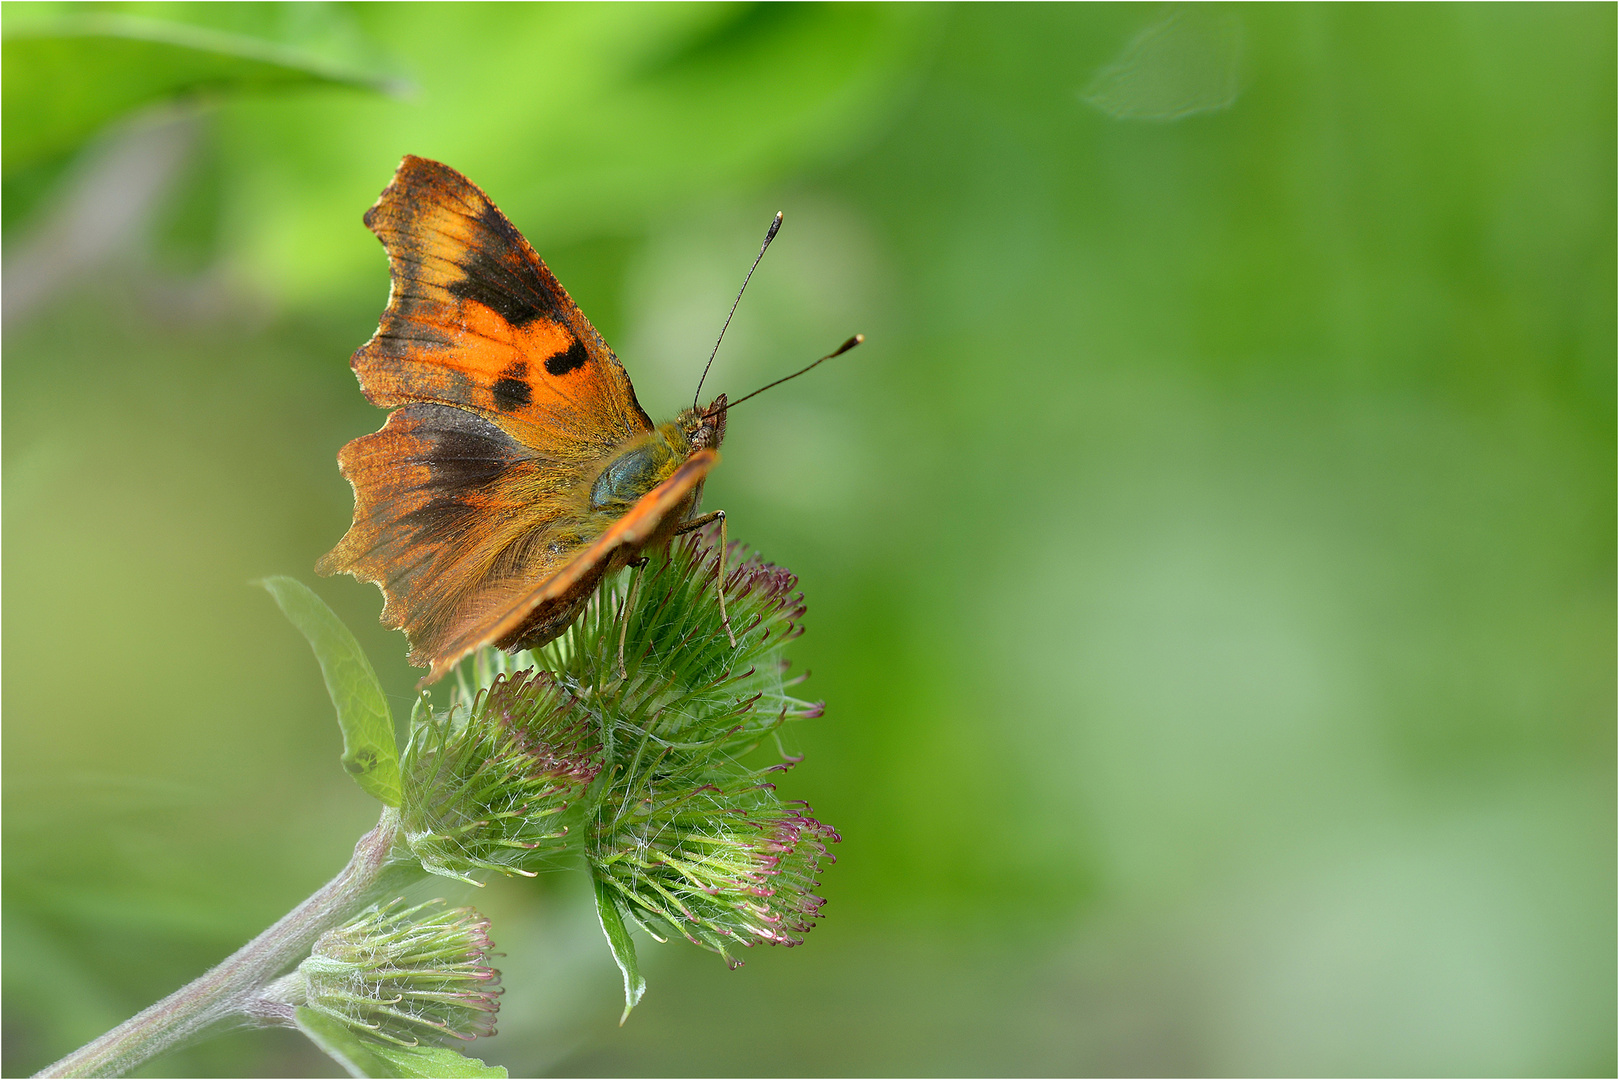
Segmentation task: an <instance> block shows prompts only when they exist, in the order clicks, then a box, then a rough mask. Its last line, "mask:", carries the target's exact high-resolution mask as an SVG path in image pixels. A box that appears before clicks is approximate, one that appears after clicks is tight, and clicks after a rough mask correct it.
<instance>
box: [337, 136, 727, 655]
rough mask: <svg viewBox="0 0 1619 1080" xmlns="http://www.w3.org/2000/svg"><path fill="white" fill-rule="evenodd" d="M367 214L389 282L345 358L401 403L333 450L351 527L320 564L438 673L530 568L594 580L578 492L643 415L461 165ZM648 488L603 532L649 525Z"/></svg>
mask: <svg viewBox="0 0 1619 1080" xmlns="http://www.w3.org/2000/svg"><path fill="white" fill-rule="evenodd" d="M365 223H366V225H367V226H368V227H370V229H371V230H372V231H373V232H375V233H376V234H377V236H378V237H379V238H380V239H381V240H382V243H383V246H384V247H385V248H386V249H387V252H388V261H389V267H390V270H391V273H392V283H391V289H390V292H389V298H388V307H387V309H386V310H385V311H384V312H383V316H382V320H381V324H380V325H379V327H378V328H377V332H376V334H375V335H373V337H372V338H371V340H370V341H368V342H367V343H366V344H365V345H364V346H363V347H361V348H360V349H359V350H358V351H357V352H356V353H355V354H354V358H353V361H352V366H353V368H354V371H355V373H356V375H357V376H358V377H359V380H360V387H361V389H362V390H363V391H364V393H365V395H366V397H367V398H368V399H370V400H371V401H372V402H373V403H374V404H377V405H380V406H383V407H384V408H393V407H396V406H397V407H398V408H396V409H395V411H394V412H393V413H392V414H391V415H390V416H389V417H388V421H387V423H386V424H385V425H384V426H383V428H382V430H380V431H378V432H375V433H374V434H371V435H366V436H362V437H361V438H358V439H355V440H354V441H352V442H350V443H349V444H348V445H347V446H345V447H344V448H343V450H342V452H341V453H340V454H339V455H338V464H339V466H340V468H341V469H342V472H343V475H344V476H345V477H346V478H347V479H348V480H349V482H350V483H351V484H352V486H353V488H354V523H353V525H352V526H351V527H350V528H349V531H348V532H347V534H345V535H344V537H343V539H342V540H341V541H340V542H339V543H338V544H337V546H336V547H334V548H333V549H332V550H331V551H330V552H328V553H327V554H326V555H325V556H324V557H323V558H322V559H321V560H320V562H319V563H318V564H317V567H316V568H317V570H318V571H319V572H320V573H322V574H336V573H345V572H346V573H350V574H353V575H354V576H355V577H356V578H359V579H360V580H362V581H370V582H373V583H375V584H377V585H378V586H380V587H381V589H382V592H383V596H384V599H385V603H384V606H383V612H382V622H383V625H385V626H388V627H391V628H395V629H403V630H404V631H405V632H406V634H407V635H408V637H409V639H410V643H411V652H410V660H411V662H412V663H414V664H418V665H422V666H426V665H428V664H431V665H432V667H433V672H432V674H431V675H430V676H429V681H431V680H432V679H435V678H437V677H439V676H440V675H442V674H443V672H444V670H446V669H447V667H448V665H449V664H453V663H454V660H449V661H446V660H445V659H444V658H445V657H446V656H447V655H448V654H449V653H450V652H456V653H457V655H456V657H455V658H456V659H459V658H460V657H461V656H464V655H466V653H467V652H470V651H471V650H472V649H474V648H477V647H478V646H479V645H482V644H486V643H488V642H491V641H494V640H495V639H496V638H499V637H501V636H503V635H505V634H509V633H510V632H511V631H512V630H513V629H514V627H512V626H509V625H508V624H509V623H510V614H511V612H512V610H513V606H514V605H518V604H520V602H522V601H523V600H524V599H525V597H527V596H528V595H529V594H530V593H532V592H534V591H535V587H536V586H535V583H536V582H541V583H544V584H542V585H541V589H542V590H543V589H544V587H545V585H547V584H549V582H550V581H551V580H552V579H553V578H555V577H556V576H557V575H559V574H560V573H561V572H563V571H564V570H568V571H569V573H570V574H571V576H570V577H569V578H567V579H566V580H568V581H570V582H575V583H576V582H578V581H582V580H584V579H585V578H586V577H589V576H590V573H591V572H594V575H595V576H594V577H593V578H590V583H591V587H594V584H595V582H596V581H597V580H599V579H600V577H601V575H602V574H603V573H605V572H606V570H607V568H608V567H607V563H606V561H605V559H603V560H602V561H600V565H599V566H598V565H595V564H590V565H583V564H585V563H588V562H589V560H590V559H592V558H595V557H596V556H593V555H592V552H597V553H599V552H600V551H602V550H608V551H609V554H610V553H611V551H613V550H617V547H614V546H613V545H609V547H608V548H606V549H603V548H602V547H601V543H602V541H605V540H606V539H607V537H606V536H603V535H601V528H600V526H599V525H595V524H593V523H591V522H590V521H589V520H587V517H586V516H585V515H582V513H581V509H580V501H579V498H578V494H577V491H578V488H579V486H580V485H581V484H582V483H583V481H584V479H585V477H586V476H587V475H588V472H589V470H590V469H591V468H592V467H594V466H595V465H598V464H599V463H600V462H601V461H602V459H603V458H604V457H606V456H608V455H609V454H611V453H612V452H613V451H614V450H615V448H617V447H620V446H622V445H623V444H624V443H626V442H628V441H630V440H633V439H635V438H637V437H639V436H640V435H642V434H644V433H646V432H648V431H650V430H651V428H652V423H651V421H650V419H648V417H647V415H646V413H645V412H644V411H642V409H641V406H640V405H639V404H638V403H637V402H636V400H635V391H634V389H633V388H632V387H631V386H630V381H629V376H628V375H627V374H626V373H625V371H624V368H623V366H622V365H621V364H620V363H619V362H618V359H617V357H615V356H614V355H613V353H612V351H611V350H610V349H608V348H607V346H606V344H605V343H604V342H603V341H602V339H601V337H600V335H598V334H597V333H596V331H595V328H594V327H592V326H591V325H590V323H589V321H588V320H586V319H585V317H584V315H583V313H582V312H580V310H579V309H578V307H577V306H575V305H574V303H573V301H572V300H571V299H570V298H569V297H568V294H567V293H566V292H565V291H564V290H563V289H562V286H561V285H559V284H558V283H557V280H556V278H555V277H553V276H552V274H551V272H550V270H548V269H547V268H546V266H545V264H544V263H543V262H541V261H540V258H539V256H538V255H536V254H535V253H534V250H533V248H531V247H530V246H529V244H528V242H527V241H526V240H525V239H523V237H522V235H521V234H520V233H519V232H518V231H517V229H516V228H515V227H514V226H513V225H512V224H511V222H510V221H508V220H507V219H506V217H505V215H503V214H502V213H501V212H500V211H499V209H497V208H496V207H495V205H494V203H492V202H491V201H490V200H489V198H488V196H486V195H485V194H484V193H483V192H482V191H481V190H479V189H478V187H477V186H476V185H474V184H473V183H472V182H471V181H470V180H468V179H467V178H466V177H464V176H462V175H461V174H460V173H458V172H456V171H455V170H454V169H451V168H448V167H447V166H444V165H441V164H439V163H437V162H433V161H428V160H426V159H423V158H418V157H406V158H405V159H404V161H403V162H401V163H400V166H399V169H398V171H397V172H396V173H395V174H394V178H393V181H392V182H391V183H390V184H389V185H388V187H387V189H386V190H384V191H383V193H382V197H381V198H380V199H378V200H377V203H376V205H375V206H373V207H372V208H371V210H370V211H369V212H367V214H366V215H365ZM688 464H690V463H689V462H688ZM709 464H710V465H711V464H712V463H711V462H710V463H709ZM701 472H703V473H706V472H707V467H706V466H705V467H702V468H701ZM673 479H674V478H673V477H671V480H673ZM699 482H700V477H699ZM666 483H667V481H666ZM660 490H661V489H660ZM656 494H657V492H653V493H651V494H649V495H647V496H646V497H644V498H643V499H642V500H641V502H639V503H637V505H636V506H635V507H633V508H632V509H631V511H630V513H629V514H628V515H626V517H625V518H624V519H623V520H621V521H620V522H619V523H618V526H615V527H614V529H613V530H612V533H620V527H621V526H623V525H624V523H625V522H627V521H630V520H631V519H632V518H633V519H636V520H637V521H640V522H642V523H643V524H644V523H645V522H646V521H648V520H651V521H652V528H654V529H655V528H656V526H657V525H658V524H661V522H662V520H663V518H664V517H666V516H667V515H669V514H670V513H672V512H674V511H675V510H676V509H678V500H677V503H676V504H670V505H669V506H663V504H662V502H660V501H659V500H655V499H654V498H653V496H654V495H656ZM649 500H651V501H650V502H649ZM654 506H657V507H661V510H657V509H654ZM653 518H655V519H656V520H652V519H653ZM634 528H635V527H632V529H631V532H632V533H633V532H634ZM621 535H623V534H621ZM574 563H580V564H581V568H580V569H577V570H575V569H574V568H573V564H574ZM564 591H566V590H564ZM587 592H588V590H587ZM559 595H560V594H559ZM570 595H571V594H570ZM543 599H544V598H543V597H542V598H541V600H540V601H536V604H537V605H538V604H541V601H543ZM578 600H579V602H581V603H582V597H580V598H578ZM528 612H529V614H530V616H533V617H534V618H543V617H544V616H546V615H547V614H548V610H545V609H539V608H536V607H535V606H534V605H531V606H530V607H529V609H528ZM549 614H551V616H552V621H553V622H555V621H556V620H557V619H558V618H560V616H561V615H562V614H565V612H562V611H556V612H549ZM532 621H533V619H531V620H530V622H532ZM566 625H567V622H566V621H563V622H561V624H560V625H558V626H555V627H554V633H560V632H561V630H562V629H563V628H565V627H566ZM502 628H505V629H502ZM515 629H524V628H523V627H521V626H518V627H515ZM530 633H531V634H532V629H530ZM554 633H553V636H554ZM468 643H470V644H468ZM457 650H459V651H457Z"/></svg>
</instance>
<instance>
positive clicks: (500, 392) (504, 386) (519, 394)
mask: <svg viewBox="0 0 1619 1080" xmlns="http://www.w3.org/2000/svg"><path fill="white" fill-rule="evenodd" d="M489 389H490V391H491V392H492V393H493V394H494V395H495V408H497V409H499V410H500V411H501V412H516V411H517V410H518V409H521V408H522V407H523V406H525V405H527V404H528V403H529V401H530V400H531V399H532V398H533V392H532V391H530V389H529V386H528V383H526V382H524V381H523V380H522V379H496V380H495V385H494V386H492V387H490V388H489Z"/></svg>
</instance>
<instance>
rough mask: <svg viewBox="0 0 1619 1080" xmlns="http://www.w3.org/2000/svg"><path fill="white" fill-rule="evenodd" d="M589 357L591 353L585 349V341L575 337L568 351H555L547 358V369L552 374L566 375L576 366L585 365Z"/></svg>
mask: <svg viewBox="0 0 1619 1080" xmlns="http://www.w3.org/2000/svg"><path fill="white" fill-rule="evenodd" d="M589 359H590V354H589V353H588V352H586V351H585V343H584V342H582V341H579V340H578V339H575V340H574V343H573V344H572V345H569V346H568V348H567V351H566V352H559V353H554V354H552V355H551V356H548V357H546V358H545V370H546V371H548V372H550V373H551V374H552V375H566V374H567V373H568V372H570V371H572V370H573V369H574V368H580V367H584V366H585V363H586V361H588V360H589Z"/></svg>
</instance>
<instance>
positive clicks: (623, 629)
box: [618, 555, 647, 679]
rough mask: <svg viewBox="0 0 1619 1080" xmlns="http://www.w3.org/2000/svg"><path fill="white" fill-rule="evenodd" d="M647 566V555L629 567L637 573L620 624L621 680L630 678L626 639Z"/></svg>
mask: <svg viewBox="0 0 1619 1080" xmlns="http://www.w3.org/2000/svg"><path fill="white" fill-rule="evenodd" d="M646 564H647V559H646V556H645V555H643V556H641V557H640V558H638V559H631V560H630V562H629V565H630V566H633V567H634V568H635V573H634V574H632V575H630V591H629V595H628V596H626V597H625V598H624V616H623V618H621V619H620V620H619V623H618V677H619V678H620V679H628V678H629V677H630V673H629V671H628V669H626V668H625V667H624V638H625V635H627V634H628V633H629V632H630V609H631V608H633V607H634V606H635V594H636V592H638V591H639V590H640V588H641V568H642V567H644V566H645V565H646Z"/></svg>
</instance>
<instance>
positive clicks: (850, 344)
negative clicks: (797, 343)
mask: <svg viewBox="0 0 1619 1080" xmlns="http://www.w3.org/2000/svg"><path fill="white" fill-rule="evenodd" d="M865 340H866V335H865V334H856V335H855V336H854V337H852V338H850V339H849V340H848V341H845V342H844V343H843V344H842V345H839V346H838V347H837V348H835V349H833V350H832V351H831V352H829V353H827V354H826V355H825V356H823V357H821V358H820V359H819V360H817V361H815V363H814V364H810V365H809V366H808V367H801V368H799V369H798V370H797V371H795V372H793V373H792V374H791V375H783V376H782V377H781V378H779V379H777V380H776V381H775V382H773V383H765V384H764V385H763V386H761V387H759V389H757V390H755V391H754V392H753V393H751V394H744V395H742V396H741V397H739V398H737V399H736V400H735V401H729V402H726V404H725V408H726V409H734V408H736V407H737V406H738V405H740V404H742V403H743V402H744V401H746V400H748V398H750V397H758V396H759V395H760V394H762V393H764V392H765V391H766V390H769V389H770V388H771V387H772V386H780V385H781V384H782V383H784V382H786V381H787V380H788V379H796V378H798V377H799V376H800V375H802V374H804V373H805V372H806V371H809V370H810V369H811V368H814V367H816V366H817V365H819V364H824V363H826V362H827V361H828V360H830V359H832V358H833V357H834V356H842V355H843V354H844V353H846V352H848V351H849V350H850V349H852V348H854V347H855V346H856V345H858V344H860V343H861V342H862V341H865Z"/></svg>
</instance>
